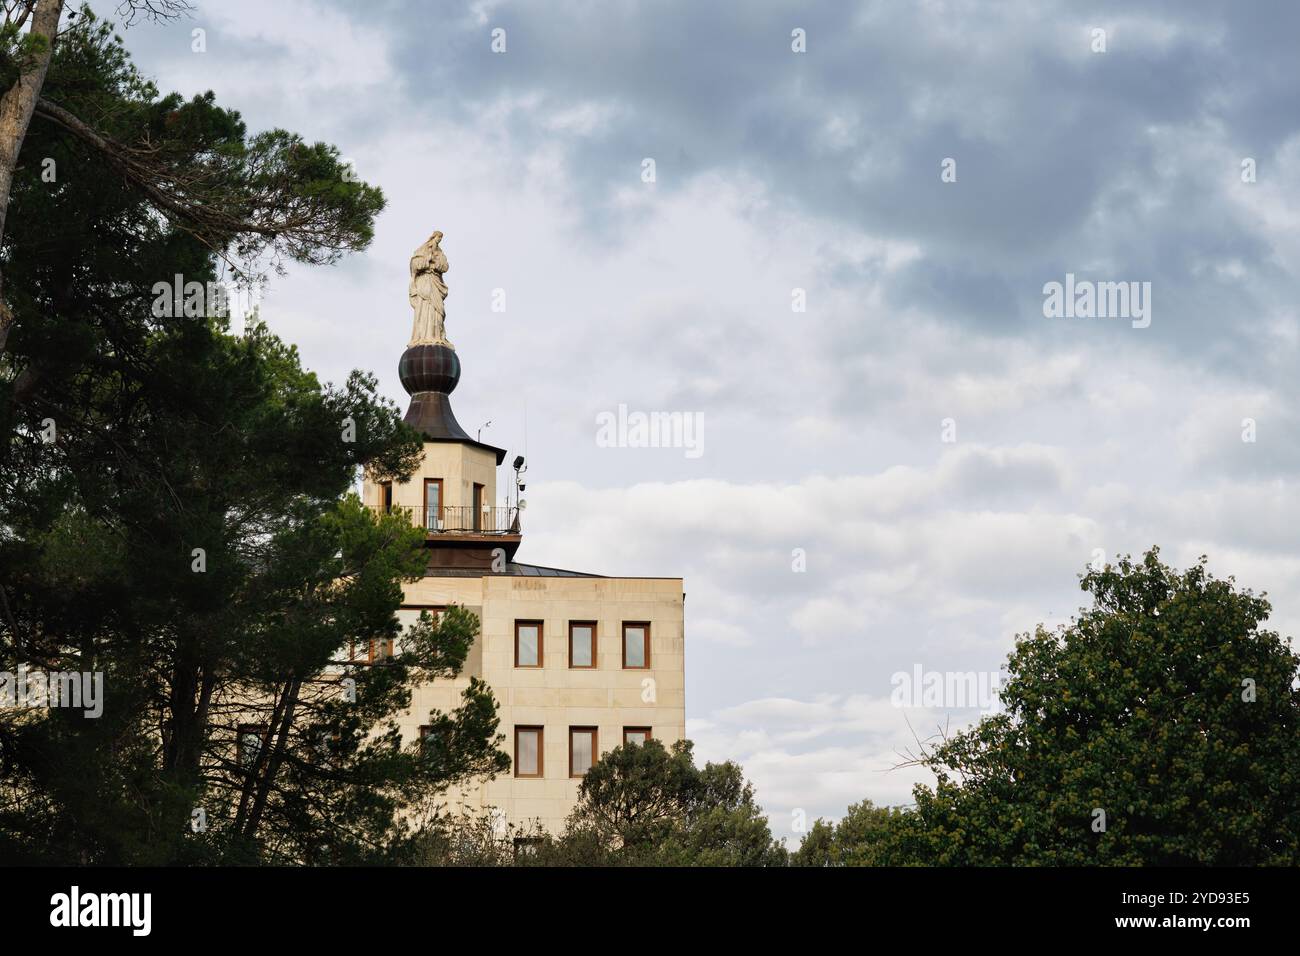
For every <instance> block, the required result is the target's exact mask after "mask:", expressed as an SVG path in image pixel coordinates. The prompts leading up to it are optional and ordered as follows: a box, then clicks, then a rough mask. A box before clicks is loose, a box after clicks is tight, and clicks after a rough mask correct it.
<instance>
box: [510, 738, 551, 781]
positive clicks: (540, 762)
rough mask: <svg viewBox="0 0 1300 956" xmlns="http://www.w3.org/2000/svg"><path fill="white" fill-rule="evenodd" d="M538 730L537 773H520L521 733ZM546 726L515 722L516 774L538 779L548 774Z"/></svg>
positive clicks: (528, 778) (527, 778) (529, 778)
mask: <svg viewBox="0 0 1300 956" xmlns="http://www.w3.org/2000/svg"><path fill="white" fill-rule="evenodd" d="M533 731H536V732H537V773H520V772H519V734H520V733H531V732H533ZM545 754H546V728H544V727H542V726H541V725H540V724H515V753H514V761H513V762H514V771H515V776H516V777H520V778H522V779H524V780H538V779H540V778H542V777H544V776H546V759H545Z"/></svg>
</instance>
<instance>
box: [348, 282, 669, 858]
mask: <svg viewBox="0 0 1300 956" xmlns="http://www.w3.org/2000/svg"><path fill="white" fill-rule="evenodd" d="M444 268H445V266H444ZM413 294H414V293H413ZM439 304H440V303H439ZM418 338H419V336H418V333H417V335H416V336H413V340H415V339H418ZM460 371H461V366H460V360H459V358H458V357H457V354H456V351H455V348H454V347H453V346H452V345H451V343H450V342H447V341H446V340H445V337H444V336H442V335H441V330H440V329H439V335H438V341H436V342H433V343H428V342H426V343H420V344H413V345H410V346H408V348H407V349H406V351H405V352H404V353H403V354H402V357H401V361H400V364H399V374H400V377H401V381H402V386H403V387H404V388H405V389H406V391H407V392H408V393H409V394H410V396H411V401H410V407H409V408H408V410H407V413H406V421H407V423H408V424H410V425H412V426H413V427H415V428H417V429H418V430H419V431H420V432H421V433H422V434H423V435H424V439H425V443H424V457H423V461H422V462H421V464H420V467H419V469H418V471H417V472H416V474H415V475H414V476H413V477H412V478H411V480H410V481H407V482H405V483H399V484H393V483H379V482H375V481H371V480H368V479H367V480H366V481H365V482H364V485H363V499H364V501H365V503H366V504H367V505H368V506H370V507H372V508H375V509H381V510H388V509H392V508H401V509H403V510H406V511H408V512H409V513H410V515H411V517H412V520H413V521H415V522H416V523H418V524H420V525H423V526H424V527H425V528H426V530H427V541H426V546H427V549H428V565H427V570H426V571H425V575H424V577H423V579H421V580H419V581H417V582H415V583H413V584H408V585H406V587H405V592H404V593H405V597H404V602H403V605H402V610H401V612H400V615H401V617H402V618H403V623H405V624H408V625H409V624H410V623H412V622H413V621H414V620H415V619H416V618H418V617H419V614H420V612H421V611H423V610H429V611H431V612H437V611H438V610H440V609H443V608H446V607H447V606H448V605H451V604H459V605H463V606H465V607H467V608H469V609H471V610H473V611H474V612H475V613H476V614H477V615H478V617H479V621H480V623H481V631H480V634H479V637H478V639H477V640H476V642H475V643H474V645H473V647H472V648H471V650H470V654H469V657H468V659H467V661H466V666H465V668H464V671H463V673H462V675H461V677H460V678H458V679H456V680H454V681H436V682H434V683H432V684H429V685H425V686H424V687H421V688H419V689H417V690H416V692H415V694H414V699H413V702H412V707H411V710H410V712H409V713H408V714H407V715H405V716H404V717H403V718H402V720H401V721H399V723H400V724H401V726H402V732H403V736H404V737H405V738H406V739H411V740H414V739H417V738H418V736H419V735H420V728H421V725H422V723H423V718H424V717H426V716H427V715H428V713H429V711H430V709H431V708H437V709H439V710H443V711H446V710H450V709H452V708H454V707H455V706H457V704H458V703H459V698H460V694H461V692H462V691H463V690H464V689H465V687H466V686H467V685H468V683H469V678H470V677H480V678H482V679H483V680H485V681H486V682H487V683H488V685H489V686H490V687H491V688H492V691H493V693H494V695H495V697H496V700H497V703H498V712H499V714H500V719H501V730H502V731H503V732H504V734H505V736H506V741H505V745H504V746H505V749H506V750H507V751H508V752H509V753H510V755H511V759H512V767H511V770H510V772H509V773H508V774H505V775H502V776H500V777H498V778H496V779H494V780H491V781H488V782H487V783H485V784H483V785H482V786H479V787H476V788H474V789H473V790H472V791H470V792H466V793H461V794H457V795H455V797H454V799H456V800H458V801H463V802H464V803H465V804H467V805H468V806H471V807H484V808H486V807H495V808H499V809H500V810H501V811H503V812H504V815H505V817H506V819H508V820H509V821H510V822H512V823H516V824H521V825H525V826H526V825H528V824H530V823H531V822H532V821H533V820H539V821H540V822H541V823H542V825H543V826H545V827H546V828H547V829H549V830H551V831H552V832H555V831H558V830H559V829H560V828H562V826H563V824H564V820H565V818H566V817H567V816H568V814H569V811H570V810H571V809H572V808H573V806H574V803H575V802H576V799H577V793H578V785H579V783H580V781H581V777H582V774H583V773H584V772H585V771H586V769H587V768H588V767H589V766H590V765H591V763H592V762H593V760H594V759H596V758H598V757H599V755H600V754H602V753H604V752H606V751H609V750H611V749H613V748H614V747H616V746H618V745H620V744H622V743H624V742H625V741H639V740H641V739H642V738H644V737H647V736H650V737H654V738H655V739H658V740H661V741H663V742H664V743H665V744H670V743H672V742H673V741H676V740H679V739H681V738H682V737H683V736H684V734H685V722H686V712H685V665H684V634H683V606H684V594H683V590H682V579H681V578H620V577H606V576H603V575H599V574H590V573H585V572H580V571H564V570H559V569H556V568H550V567H544V566H541V565H536V564H526V563H523V562H521V561H518V560H516V555H517V553H518V552H519V551H520V550H521V547H522V543H523V530H522V523H521V518H522V515H521V513H520V509H519V497H518V492H517V491H516V492H515V494H514V496H513V497H512V496H511V495H510V494H509V491H510V490H511V489H510V488H508V489H506V491H507V494H506V495H505V500H504V501H502V499H501V497H500V496H499V492H498V486H497V474H498V469H500V468H501V466H502V465H503V464H504V462H505V458H506V452H505V450H504V449H501V448H495V447H493V446H491V445H488V444H484V443H483V442H481V441H477V440H475V439H473V438H471V437H470V436H469V435H468V434H466V433H465V431H464V429H462V428H461V427H460V425H459V424H458V423H457V421H456V418H455V416H454V415H453V414H452V410H451V401H450V395H451V392H452V391H453V390H454V389H455V387H456V384H457V382H458V381H459V379H460ZM521 464H523V461H522V459H521V458H516V459H515V462H514V465H515V468H516V474H515V476H511V478H512V479H513V480H511V481H510V485H511V487H512V488H513V487H514V486H516V485H517V484H518V480H517V476H518V468H519V466H520V465H521ZM512 502H513V503H512ZM379 652H380V653H382V652H383V649H382V648H381V649H379ZM371 653H375V650H374V649H371Z"/></svg>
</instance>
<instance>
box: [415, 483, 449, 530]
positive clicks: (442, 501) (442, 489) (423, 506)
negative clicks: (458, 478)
mask: <svg viewBox="0 0 1300 956" xmlns="http://www.w3.org/2000/svg"><path fill="white" fill-rule="evenodd" d="M430 485H437V486H438V515H437V517H438V520H439V521H441V520H442V513H443V510H444V509H445V508H446V507H447V499H446V498H445V497H444V495H445V494H446V493H447V487H446V485H445V484H444V483H443V480H442V479H441V478H426V479H424V500H423V501H421V502H420V513H421V514H423V515H424V527H425V530H426V531H427V530H429V529H430V525H429V486H430Z"/></svg>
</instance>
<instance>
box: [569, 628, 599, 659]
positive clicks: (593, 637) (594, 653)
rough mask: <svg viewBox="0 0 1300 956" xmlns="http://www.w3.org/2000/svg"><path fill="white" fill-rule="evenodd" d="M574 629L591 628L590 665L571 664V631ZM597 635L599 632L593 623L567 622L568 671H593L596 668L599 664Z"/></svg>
mask: <svg viewBox="0 0 1300 956" xmlns="http://www.w3.org/2000/svg"><path fill="white" fill-rule="evenodd" d="M575 627H589V628H591V663H590V664H575V663H573V629H574V628H575ZM599 633H600V632H599V630H598V629H597V627H596V622H595V621H570V622H569V669H570V670H575V671H594V670H596V669H597V666H598V664H599V663H600V659H599V656H598V651H597V647H598V646H599V642H598V641H597V640H596V635H597V634H599Z"/></svg>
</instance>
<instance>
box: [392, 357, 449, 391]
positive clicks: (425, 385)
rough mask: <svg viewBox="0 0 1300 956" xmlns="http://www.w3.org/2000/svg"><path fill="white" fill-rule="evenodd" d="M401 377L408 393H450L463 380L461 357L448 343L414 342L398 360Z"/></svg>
mask: <svg viewBox="0 0 1300 956" xmlns="http://www.w3.org/2000/svg"><path fill="white" fill-rule="evenodd" d="M397 376H398V378H400V379H401V380H402V388H404V389H406V391H407V393H408V394H411V395H415V394H416V393H417V392H442V393H443V394H444V395H445V394H449V393H450V392H452V391H453V390H454V389H455V388H456V383H457V382H459V381H460V359H458V358H457V357H456V352H455V350H454V349H449V348H447V346H445V345H412V346H411V347H410V348H408V349H407V350H406V351H405V352H403V353H402V358H401V360H400V361H399V362H398V363H397Z"/></svg>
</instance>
